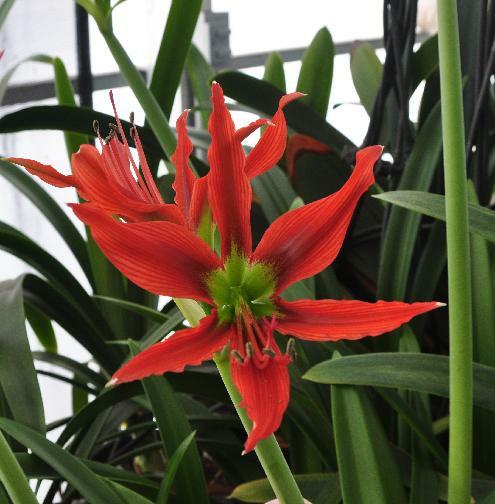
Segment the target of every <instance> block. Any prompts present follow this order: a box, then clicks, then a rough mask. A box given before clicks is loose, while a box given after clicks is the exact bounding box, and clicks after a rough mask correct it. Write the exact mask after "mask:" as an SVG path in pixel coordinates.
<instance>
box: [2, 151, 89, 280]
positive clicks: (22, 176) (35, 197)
mask: <svg viewBox="0 0 495 504" xmlns="http://www.w3.org/2000/svg"><path fill="white" fill-rule="evenodd" d="M0 175H1V176H2V177H4V178H5V179H7V180H8V181H9V182H10V183H11V184H12V185H14V186H15V187H16V188H17V189H19V191H21V192H22V193H23V194H24V195H25V196H26V197H27V198H29V199H30V200H31V201H32V203H33V204H34V205H35V206H36V207H37V208H38V210H39V211H40V212H41V213H42V214H43V215H44V216H45V217H46V218H47V219H48V221H49V222H50V224H51V225H52V226H53V227H54V228H55V229H56V231H57V232H58V234H59V235H60V237H61V238H62V239H63V240H64V242H65V243H66V244H67V246H68V247H69V248H70V250H71V251H72V253H73V254H74V257H75V258H76V259H77V261H78V262H79V264H80V266H81V268H82V269H83V271H84V273H85V275H86V276H87V278H88V279H89V280H90V282H91V280H92V273H91V267H90V264H89V256H88V252H87V250H86V243H85V241H84V239H83V237H82V236H81V233H79V231H78V230H77V228H76V227H75V226H74V224H73V223H72V221H71V220H70V219H69V217H68V216H67V215H66V213H65V212H64V211H63V210H62V209H61V208H60V205H59V204H58V203H57V202H56V201H55V200H54V199H53V198H52V197H51V196H50V195H49V194H48V193H47V192H46V191H45V190H44V189H43V188H42V187H41V186H40V185H39V184H37V183H36V182H35V181H34V180H33V178H32V177H30V176H29V175H27V174H26V173H25V172H24V171H23V170H22V169H21V168H19V167H18V166H15V165H13V164H12V163H9V162H7V161H4V160H0Z"/></svg>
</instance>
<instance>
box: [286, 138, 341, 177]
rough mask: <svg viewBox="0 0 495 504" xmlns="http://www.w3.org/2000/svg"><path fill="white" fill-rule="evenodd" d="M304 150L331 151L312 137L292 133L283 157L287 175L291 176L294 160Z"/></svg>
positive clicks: (294, 164)
mask: <svg viewBox="0 0 495 504" xmlns="http://www.w3.org/2000/svg"><path fill="white" fill-rule="evenodd" d="M305 152H314V153H316V154H327V153H329V152H332V149H331V148H330V147H329V146H328V145H326V144H324V143H322V142H320V141H318V140H315V139H314V138H313V137H310V136H307V135H301V133H294V134H293V135H291V136H290V137H289V141H288V142H287V149H286V151H285V159H286V161H287V175H288V176H289V178H293V177H294V174H295V170H296V161H297V159H298V158H299V156H300V155H301V154H304V153H305Z"/></svg>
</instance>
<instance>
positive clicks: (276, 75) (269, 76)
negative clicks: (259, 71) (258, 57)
mask: <svg viewBox="0 0 495 504" xmlns="http://www.w3.org/2000/svg"><path fill="white" fill-rule="evenodd" d="M263 80H264V81H265V82H269V83H270V84H272V85H274V86H275V87H277V88H278V89H280V91H283V92H284V93H286V92H287V88H286V84H285V72H284V60H283V59H282V58H281V56H280V54H279V53H277V52H271V53H270V54H269V55H268V57H267V58H266V61H265V71H264V73H263Z"/></svg>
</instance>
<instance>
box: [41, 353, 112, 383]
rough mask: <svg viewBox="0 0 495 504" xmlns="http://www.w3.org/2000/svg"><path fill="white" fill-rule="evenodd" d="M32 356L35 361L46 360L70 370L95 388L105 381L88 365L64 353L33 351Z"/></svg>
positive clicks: (76, 376)
mask: <svg viewBox="0 0 495 504" xmlns="http://www.w3.org/2000/svg"><path fill="white" fill-rule="evenodd" d="M33 358H34V360H36V361H40V362H48V363H50V364H52V365H54V366H57V367H60V368H62V369H65V370H67V371H69V372H71V373H72V374H73V375H74V377H75V378H76V379H78V380H79V381H81V382H83V383H88V384H91V385H94V386H95V387H97V388H100V387H103V386H104V385H105V383H106V380H105V378H104V377H103V376H102V375H101V374H99V373H97V372H96V371H93V370H92V369H91V368H90V367H89V366H87V365H85V364H81V363H80V362H77V361H75V360H73V359H71V358H70V357H66V356H65V355H60V354H53V353H50V352H33Z"/></svg>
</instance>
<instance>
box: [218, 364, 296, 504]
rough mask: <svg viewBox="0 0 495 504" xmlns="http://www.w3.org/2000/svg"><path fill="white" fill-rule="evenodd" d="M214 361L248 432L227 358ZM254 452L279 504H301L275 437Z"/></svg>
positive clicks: (249, 426) (249, 421) (265, 440)
mask: <svg viewBox="0 0 495 504" xmlns="http://www.w3.org/2000/svg"><path fill="white" fill-rule="evenodd" d="M214 360H215V363H216V365H217V368H218V371H219V373H220V376H221V377H222V380H223V383H224V384H225V388H226V389H227V392H228V393H229V396H230V399H231V400H232V403H233V404H234V407H235V409H236V411H237V414H238V415H239V418H240V419H241V422H242V425H244V428H245V429H246V432H249V431H250V430H251V427H252V423H251V420H250V419H249V418H248V416H247V414H246V412H245V411H244V409H243V408H241V407H240V406H239V404H240V402H241V396H240V394H239V391H238V390H237V387H236V386H235V384H234V382H233V380H232V375H231V373H230V363H229V359H228V356H227V357H226V356H225V355H219V356H218V357H216V358H215V359H214ZM254 451H255V452H256V455H257V456H258V459H259V461H260V463H261V465H262V467H263V469H264V471H265V474H266V476H267V478H268V481H269V482H270V485H271V486H272V488H273V491H274V492H275V495H276V497H277V499H278V500H279V501H280V504H303V503H304V499H303V496H302V495H301V492H300V490H299V488H298V487H297V483H296V480H295V479H294V476H293V475H292V473H291V471H290V469H289V466H288V465H287V461H286V460H285V457H284V455H283V453H282V450H281V449H280V446H279V445H278V443H277V440H276V439H275V436H274V435H273V434H272V435H271V436H270V437H268V438H266V439H263V441H260V442H259V443H258V444H257V445H256V448H255V449H254Z"/></svg>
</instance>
